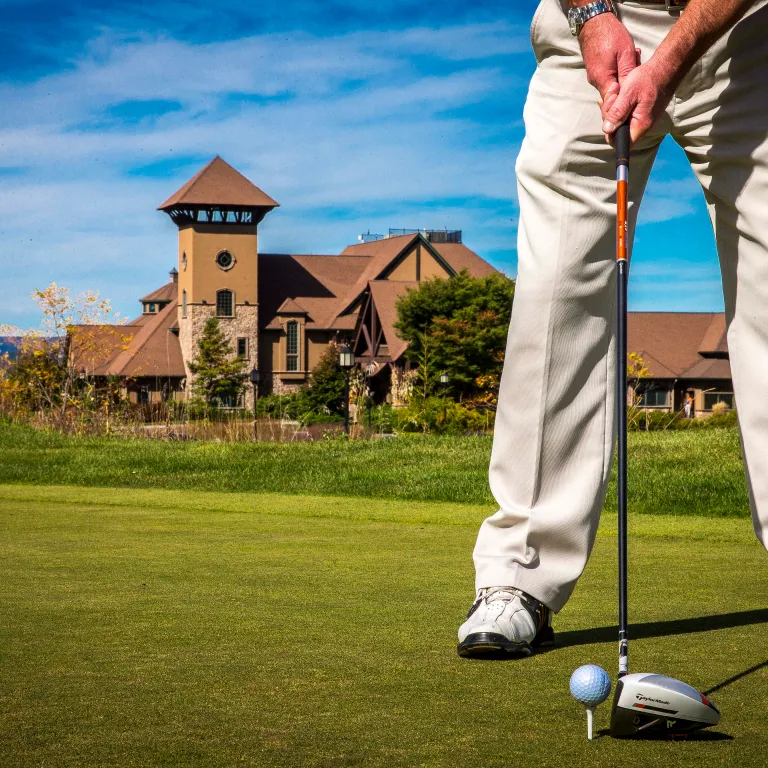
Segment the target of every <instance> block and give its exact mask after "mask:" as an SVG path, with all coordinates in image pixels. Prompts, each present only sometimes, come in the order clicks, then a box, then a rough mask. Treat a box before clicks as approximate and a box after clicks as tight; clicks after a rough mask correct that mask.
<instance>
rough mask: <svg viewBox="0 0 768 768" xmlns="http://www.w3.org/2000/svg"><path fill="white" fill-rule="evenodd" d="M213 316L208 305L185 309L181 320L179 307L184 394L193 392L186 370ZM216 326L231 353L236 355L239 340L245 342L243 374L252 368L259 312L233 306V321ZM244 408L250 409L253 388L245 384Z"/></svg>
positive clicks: (224, 320) (250, 307) (228, 319)
mask: <svg viewBox="0 0 768 768" xmlns="http://www.w3.org/2000/svg"><path fill="white" fill-rule="evenodd" d="M215 316H216V307H214V306H212V305H210V304H189V305H187V317H186V318H184V317H182V307H181V306H179V343H180V345H181V354H182V356H183V357H184V366H185V368H186V371H187V387H186V392H187V395H188V396H189V393H191V391H192V382H193V379H194V377H193V376H192V373H191V372H190V370H189V362H190V360H193V359H194V358H195V356H196V355H197V344H198V341H199V340H200V337H201V336H202V335H203V329H204V328H205V324H206V322H207V321H208V319H209V318H211V317H215ZM219 326H220V327H221V330H222V332H223V333H224V334H225V336H226V337H227V339H228V340H229V343H230V346H231V347H232V349H233V351H234V352H235V353H236V352H237V340H238V338H244V339H248V354H247V356H246V370H249V371H250V369H251V368H252V367H253V366H254V365H255V363H256V361H257V360H258V353H259V309H258V307H257V306H254V305H244V304H238V305H236V306H235V316H234V317H220V318H219ZM245 407H246V408H253V388H252V387H251V385H250V382H247V385H246V388H245Z"/></svg>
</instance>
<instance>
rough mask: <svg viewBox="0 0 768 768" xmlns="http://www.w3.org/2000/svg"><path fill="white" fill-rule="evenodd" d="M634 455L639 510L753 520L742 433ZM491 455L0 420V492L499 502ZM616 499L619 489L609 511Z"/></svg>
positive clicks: (403, 443) (452, 442) (651, 445)
mask: <svg viewBox="0 0 768 768" xmlns="http://www.w3.org/2000/svg"><path fill="white" fill-rule="evenodd" d="M629 450H630V465H629V472H630V478H629V479H630V503H631V509H632V511H634V512H638V513H642V514H656V513H663V514H671V515H689V514H693V515H699V516H704V515H706V516H713V517H748V516H749V503H748V500H747V489H746V483H745V481H744V469H743V466H742V461H741V449H740V445H739V434H738V431H737V430H736V429H701V430H690V431H685V432H647V433H642V432H641V433H632V434H630V440H629ZM490 454H491V438H489V437H432V436H418V435H417V436H407V435H402V436H399V437H397V438H395V439H386V440H364V441H359V442H352V443H349V442H345V441H339V440H332V441H327V440H326V441H319V442H316V443H212V442H175V443H174V442H166V441H152V440H135V439H134V440H131V439H119V438H114V437H112V438H88V437H65V436H62V435H59V434H56V433H53V432H43V431H36V430H33V429H29V428H24V427H18V426H11V425H9V424H7V423H3V422H0V483H28V484H32V485H84V486H105V487H114V488H118V487H119V488H189V489H192V490H207V491H234V492H237V491H254V492H258V493H264V492H268V493H295V494H329V495H333V496H366V497H371V498H393V499H409V500H414V501H449V502H465V503H486V502H487V503H489V504H492V503H493V500H492V498H491V495H490V491H489V488H488V461H489V459H490ZM615 499H616V491H615V483H614V482H613V481H612V484H611V488H610V489H609V492H608V502H607V508H608V509H609V510H611V509H612V510H614V511H615V509H616V507H615Z"/></svg>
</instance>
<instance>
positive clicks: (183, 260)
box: [181, 251, 187, 272]
mask: <svg viewBox="0 0 768 768" xmlns="http://www.w3.org/2000/svg"><path fill="white" fill-rule="evenodd" d="M181 271H182V272H186V271H187V252H186V251H184V253H182V254H181Z"/></svg>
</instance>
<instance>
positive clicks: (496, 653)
mask: <svg viewBox="0 0 768 768" xmlns="http://www.w3.org/2000/svg"><path fill="white" fill-rule="evenodd" d="M554 644H555V633H554V630H553V629H552V627H544V628H543V629H541V630H540V631H539V633H538V634H537V635H536V637H534V638H533V641H532V642H530V643H526V642H520V643H514V642H512V641H511V640H507V638H506V637H504V635H499V634H496V633H495V632H476V633H475V634H472V635H467V637H465V638H464V641H463V642H461V643H459V644H458V645H457V646H456V652H457V653H458V654H459V656H461V657H462V658H465V659H469V658H471V659H483V658H486V659H496V658H508V657H515V656H516V657H527V656H531V655H532V654H533V653H534V651H535V650H536V649H537V648H546V647H549V646H552V645H554Z"/></svg>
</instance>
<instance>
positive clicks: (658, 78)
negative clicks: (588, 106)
mask: <svg viewBox="0 0 768 768" xmlns="http://www.w3.org/2000/svg"><path fill="white" fill-rule="evenodd" d="M671 83H672V77H671V75H670V73H669V72H665V70H664V68H663V67H661V66H658V65H657V64H656V63H655V62H654V61H653V59H651V60H650V61H648V63H646V64H643V65H642V66H640V67H638V68H637V69H635V70H634V71H632V72H631V73H630V74H629V75H627V77H626V78H625V80H624V82H623V83H622V84H621V88H620V90H619V95H618V97H617V98H615V99H614V100H613V102H612V103H611V106H610V108H609V109H607V110H604V111H603V120H604V122H603V132H604V133H605V135H606V137H607V138H608V139H609V140H610V137H611V136H612V135H613V133H614V131H615V130H616V128H617V127H618V126H620V125H621V124H622V123H625V122H626V121H627V120H629V135H630V140H631V142H632V144H634V143H635V142H636V141H637V140H638V139H639V138H640V137H641V136H642V135H643V134H644V133H645V132H646V131H648V130H649V129H650V128H651V127H652V126H653V124H654V123H655V122H656V121H657V120H658V119H659V117H660V116H661V114H662V113H663V112H664V110H665V109H666V108H667V106H668V105H669V102H670V100H671V98H672V95H673V92H674V89H673V87H672V85H671Z"/></svg>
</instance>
